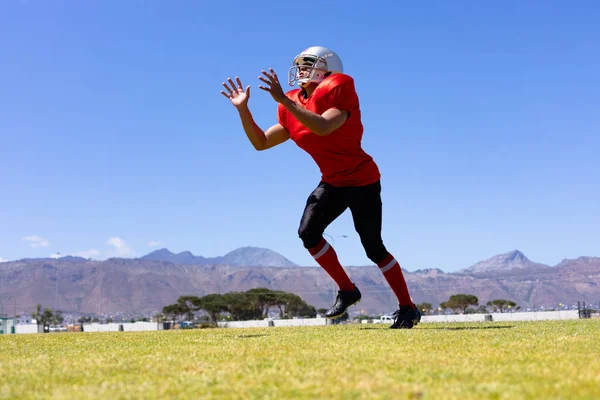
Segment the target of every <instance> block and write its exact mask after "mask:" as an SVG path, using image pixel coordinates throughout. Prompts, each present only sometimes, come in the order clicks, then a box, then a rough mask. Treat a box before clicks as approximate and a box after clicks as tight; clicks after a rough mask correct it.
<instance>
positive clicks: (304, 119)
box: [281, 97, 348, 136]
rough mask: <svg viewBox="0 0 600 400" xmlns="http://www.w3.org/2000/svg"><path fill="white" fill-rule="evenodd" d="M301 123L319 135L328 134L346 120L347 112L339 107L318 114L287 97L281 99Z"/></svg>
mask: <svg viewBox="0 0 600 400" xmlns="http://www.w3.org/2000/svg"><path fill="white" fill-rule="evenodd" d="M281 104H282V105H283V106H284V107H285V108H286V109H287V110H288V111H289V112H290V113H291V114H292V115H293V116H294V117H295V118H296V119H297V120H298V121H299V122H300V123H301V124H302V125H304V126H305V127H307V128H308V129H310V130H311V132H314V133H316V134H317V135H319V136H325V135H329V134H330V133H331V132H333V131H335V130H336V129H338V128H339V127H340V126H342V125H343V124H344V122H346V119H347V118H348V112H347V111H344V110H340V109H339V108H330V109H328V110H327V111H325V112H324V113H323V114H321V115H319V114H317V113H314V112H312V111H310V110H307V109H306V108H304V107H302V106H301V105H299V104H298V103H296V102H294V101H293V100H291V99H289V98H287V97H286V98H285V99H283V101H282V103H281Z"/></svg>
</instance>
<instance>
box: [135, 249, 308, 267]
mask: <svg viewBox="0 0 600 400" xmlns="http://www.w3.org/2000/svg"><path fill="white" fill-rule="evenodd" d="M141 259H142V260H153V261H169V262H172V263H173V264H189V265H246V266H261V267H297V266H298V265H297V264H295V263H293V262H292V261H290V260H288V259H287V258H285V257H284V256H282V255H281V254H279V253H277V252H275V251H273V250H270V249H265V248H260V247H250V246H248V247H241V248H239V249H236V250H233V251H231V252H229V253H227V254H225V255H224V256H220V257H202V256H195V255H193V254H192V253H191V252H189V251H184V252H181V253H178V254H175V253H172V252H171V251H169V250H168V249H160V250H156V251H153V252H152V253H150V254H147V255H145V256H143V257H141Z"/></svg>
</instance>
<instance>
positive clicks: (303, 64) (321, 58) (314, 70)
mask: <svg viewBox="0 0 600 400" xmlns="http://www.w3.org/2000/svg"><path fill="white" fill-rule="evenodd" d="M341 72H342V62H341V60H340V59H339V57H338V56H337V54H335V53H334V52H333V51H331V50H329V49H327V48H325V47H321V46H314V47H309V48H308V49H306V50H304V51H303V52H302V53H300V54H299V55H297V56H296V57H295V58H294V62H293V65H292V67H290V69H289V73H288V83H289V85H290V86H294V85H296V84H298V85H299V86H300V87H305V86H307V85H309V84H310V83H311V82H314V83H317V84H318V83H321V82H322V81H323V79H325V78H326V77H328V76H329V75H331V74H334V73H341Z"/></svg>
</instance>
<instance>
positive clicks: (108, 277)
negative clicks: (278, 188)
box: [0, 248, 600, 315]
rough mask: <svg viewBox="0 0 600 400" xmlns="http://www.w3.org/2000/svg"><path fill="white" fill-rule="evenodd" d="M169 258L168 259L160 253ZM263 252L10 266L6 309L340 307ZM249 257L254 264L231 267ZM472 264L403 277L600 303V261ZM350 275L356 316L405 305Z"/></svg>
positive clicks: (479, 290)
mask: <svg viewBox="0 0 600 400" xmlns="http://www.w3.org/2000/svg"><path fill="white" fill-rule="evenodd" d="M153 253H156V252H153ZM153 253H151V254H153ZM169 253H170V254H173V253H171V252H169ZM161 254H162V255H163V256H164V255H167V256H168V255H169V254H168V253H167V252H166V251H159V253H158V255H161ZM180 254H181V253H180ZM265 254H266V255H267V256H269V257H270V256H272V255H273V254H277V253H274V252H273V253H271V252H264V251H263V250H256V249H252V248H243V249H238V250H236V251H233V252H231V253H229V254H227V255H225V256H223V259H226V258H227V259H228V260H230V261H231V263H229V264H227V263H226V264H220V263H218V264H212V263H209V264H203V265H198V264H189V263H181V264H178V263H174V262H172V261H163V260H150V259H124V258H111V259H108V260H106V261H94V260H85V259H81V258H78V257H64V258H61V259H59V260H55V259H27V260H19V261H10V262H4V263H0V303H1V304H4V306H5V307H4V309H5V310H7V305H9V304H10V305H11V307H14V306H16V310H17V313H28V314H30V313H31V312H32V311H33V310H34V308H35V305H36V304H37V303H42V305H43V306H47V307H52V308H54V305H55V304H56V300H57V299H56V293H57V289H58V304H59V309H61V310H63V311H65V312H80V313H104V314H106V313H108V314H113V315H114V314H116V313H119V312H123V313H142V312H148V313H150V312H158V311H160V310H162V307H163V306H165V305H167V304H171V303H173V302H175V301H176V300H177V298H178V297H179V296H181V295H186V294H189V295H196V296H202V295H205V294H209V293H226V292H231V291H245V290H248V289H251V288H256V287H266V288H269V289H277V290H284V291H286V292H292V293H296V294H298V295H299V296H301V297H302V298H303V299H304V300H305V301H307V302H308V303H309V304H312V305H314V306H315V307H317V308H321V307H328V306H329V305H331V304H332V303H333V299H334V297H335V294H336V291H337V288H336V287H334V285H333V283H332V280H331V278H330V277H329V276H328V275H327V274H326V273H325V271H323V270H322V269H321V268H319V267H302V268H298V267H295V266H294V267H282V266H277V267H274V266H261V265H256V263H258V261H257V260H261V259H266V260H270V258H269V257H266V258H265ZM149 256H150V255H149ZM155 256H156V254H155ZM253 257H257V258H253ZM181 259H184V260H187V259H189V255H186V254H184V255H183V256H182V258H181ZM245 259H247V260H250V262H251V264H254V265H233V263H234V262H242V261H241V260H245ZM205 260H207V259H205ZM281 262H282V261H277V262H275V264H281ZM473 267H476V268H471V267H469V268H465V269H463V270H461V271H459V272H455V273H446V272H444V271H442V270H441V269H437V268H436V269H423V270H419V271H415V272H408V271H405V277H406V281H407V284H408V287H409V289H410V291H411V295H412V297H413V299H414V301H415V302H417V303H421V302H428V303H431V304H433V305H434V306H436V307H437V306H438V305H439V303H440V302H443V301H446V300H448V298H449V296H450V295H452V294H457V293H468V294H474V295H476V296H477V297H478V298H479V301H480V304H485V303H486V302H487V301H490V300H494V299H508V300H513V301H515V302H516V303H517V304H518V305H520V306H521V307H522V308H527V307H533V306H535V307H538V308H539V307H540V306H544V307H546V308H550V307H556V306H557V304H558V303H563V304H576V303H577V301H586V302H588V303H589V302H594V303H597V302H598V300H599V299H600V258H598V257H579V258H577V259H572V260H563V261H562V262H561V263H559V264H558V265H556V266H553V267H550V266H547V265H543V264H538V263H535V262H532V261H530V260H528V259H527V258H526V257H525V256H524V255H523V254H522V253H520V252H518V251H517V252H514V251H513V252H510V253H505V254H501V255H498V256H495V257H492V258H490V259H488V260H484V261H482V262H480V263H477V264H475V265H474V266H473ZM347 271H348V274H349V275H350V278H351V279H352V280H353V281H354V282H355V283H356V284H357V286H358V287H359V288H360V290H361V292H362V294H363V299H362V301H361V302H360V303H359V305H357V306H356V307H355V308H354V309H355V310H363V311H364V312H366V313H370V314H381V313H385V312H391V311H394V309H395V308H396V307H397V300H396V298H395V296H394V294H393V293H392V291H391V290H390V289H389V286H388V284H387V282H386V281H385V279H384V277H383V275H382V274H381V272H380V271H379V269H378V268H377V267H376V266H375V265H368V266H362V267H361V266H359V267H349V268H347ZM57 277H58V282H57V281H56V279H57Z"/></svg>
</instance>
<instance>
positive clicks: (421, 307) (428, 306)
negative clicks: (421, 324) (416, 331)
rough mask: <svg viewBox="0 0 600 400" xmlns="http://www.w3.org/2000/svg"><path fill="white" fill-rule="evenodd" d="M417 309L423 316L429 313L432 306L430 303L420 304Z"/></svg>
mask: <svg viewBox="0 0 600 400" xmlns="http://www.w3.org/2000/svg"><path fill="white" fill-rule="evenodd" d="M417 308H418V309H419V310H421V311H422V312H423V313H424V314H425V315H427V314H429V313H430V312H431V310H432V309H433V306H432V305H431V304H430V303H421V304H417Z"/></svg>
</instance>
